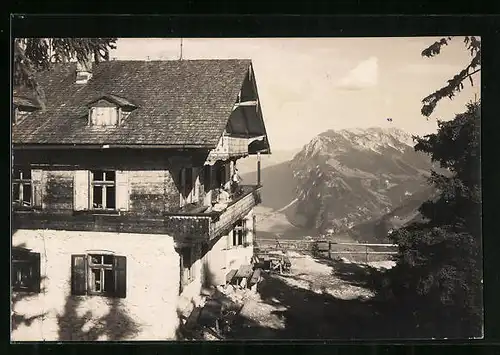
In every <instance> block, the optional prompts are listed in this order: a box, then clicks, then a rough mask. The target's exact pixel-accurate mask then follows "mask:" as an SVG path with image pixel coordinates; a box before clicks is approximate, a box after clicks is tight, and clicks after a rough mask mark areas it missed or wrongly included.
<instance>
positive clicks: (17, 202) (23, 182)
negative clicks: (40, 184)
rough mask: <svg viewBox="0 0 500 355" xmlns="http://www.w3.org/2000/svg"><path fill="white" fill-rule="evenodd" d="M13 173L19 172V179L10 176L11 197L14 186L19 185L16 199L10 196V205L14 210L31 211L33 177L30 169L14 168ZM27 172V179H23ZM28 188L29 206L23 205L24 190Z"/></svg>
mask: <svg viewBox="0 0 500 355" xmlns="http://www.w3.org/2000/svg"><path fill="white" fill-rule="evenodd" d="M13 169H14V171H16V170H19V178H15V177H14V174H13V176H12V195H14V186H15V185H19V192H18V196H17V199H14V196H12V205H13V206H14V208H15V209H32V208H33V206H34V197H33V195H34V191H33V177H32V174H33V172H32V170H31V167H14V168H13ZM27 171H29V179H26V178H24V173H25V172H27ZM26 186H29V190H30V201H29V205H24V203H25V201H24V189H25V188H26Z"/></svg>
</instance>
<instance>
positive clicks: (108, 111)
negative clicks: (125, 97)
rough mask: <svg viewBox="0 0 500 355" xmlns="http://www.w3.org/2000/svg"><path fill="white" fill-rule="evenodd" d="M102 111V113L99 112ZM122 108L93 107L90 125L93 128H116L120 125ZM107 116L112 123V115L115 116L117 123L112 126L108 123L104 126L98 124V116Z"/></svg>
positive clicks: (90, 114)
mask: <svg viewBox="0 0 500 355" xmlns="http://www.w3.org/2000/svg"><path fill="white" fill-rule="evenodd" d="M99 110H101V112H99ZM120 111H121V110H120V107H117V106H92V107H90V109H89V125H90V126H92V127H116V126H119V125H120V118H121V117H120V116H121V114H120ZM103 114H105V115H107V119H108V121H109V122H111V118H112V117H111V115H112V114H114V115H115V117H114V118H116V122H115V123H112V124H108V123H107V122H108V121H106V122H105V123H104V124H103V123H102V122H100V123H99V122H98V120H97V118H98V115H103Z"/></svg>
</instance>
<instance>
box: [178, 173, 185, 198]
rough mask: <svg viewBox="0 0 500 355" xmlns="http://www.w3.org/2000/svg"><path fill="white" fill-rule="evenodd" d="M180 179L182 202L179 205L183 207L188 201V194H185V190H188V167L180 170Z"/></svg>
mask: <svg viewBox="0 0 500 355" xmlns="http://www.w3.org/2000/svg"><path fill="white" fill-rule="evenodd" d="M179 181H180V194H179V195H180V202H179V205H180V206H181V207H182V206H184V205H185V203H186V196H185V191H186V168H181V171H180V172H179Z"/></svg>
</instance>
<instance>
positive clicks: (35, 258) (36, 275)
mask: <svg viewBox="0 0 500 355" xmlns="http://www.w3.org/2000/svg"><path fill="white" fill-rule="evenodd" d="M30 258H31V265H32V266H31V267H32V269H31V273H32V282H33V284H32V285H31V289H32V291H33V292H36V293H40V282H41V275H40V253H30Z"/></svg>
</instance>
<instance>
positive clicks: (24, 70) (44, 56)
mask: <svg viewBox="0 0 500 355" xmlns="http://www.w3.org/2000/svg"><path fill="white" fill-rule="evenodd" d="M115 43H116V38H18V39H15V40H14V60H13V86H14V87H16V88H24V89H27V90H29V91H31V92H32V93H33V97H34V98H35V99H36V100H37V101H38V103H39V104H40V105H41V106H42V107H44V100H45V95H44V92H43V88H42V87H41V86H40V85H39V83H38V81H37V80H36V75H35V74H36V73H37V72H40V71H43V70H49V69H50V68H51V64H52V63H61V62H68V61H71V60H74V59H77V60H84V59H87V58H89V57H91V58H93V59H94V61H95V62H99V61H102V60H109V50H110V49H114V48H116V46H115Z"/></svg>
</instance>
